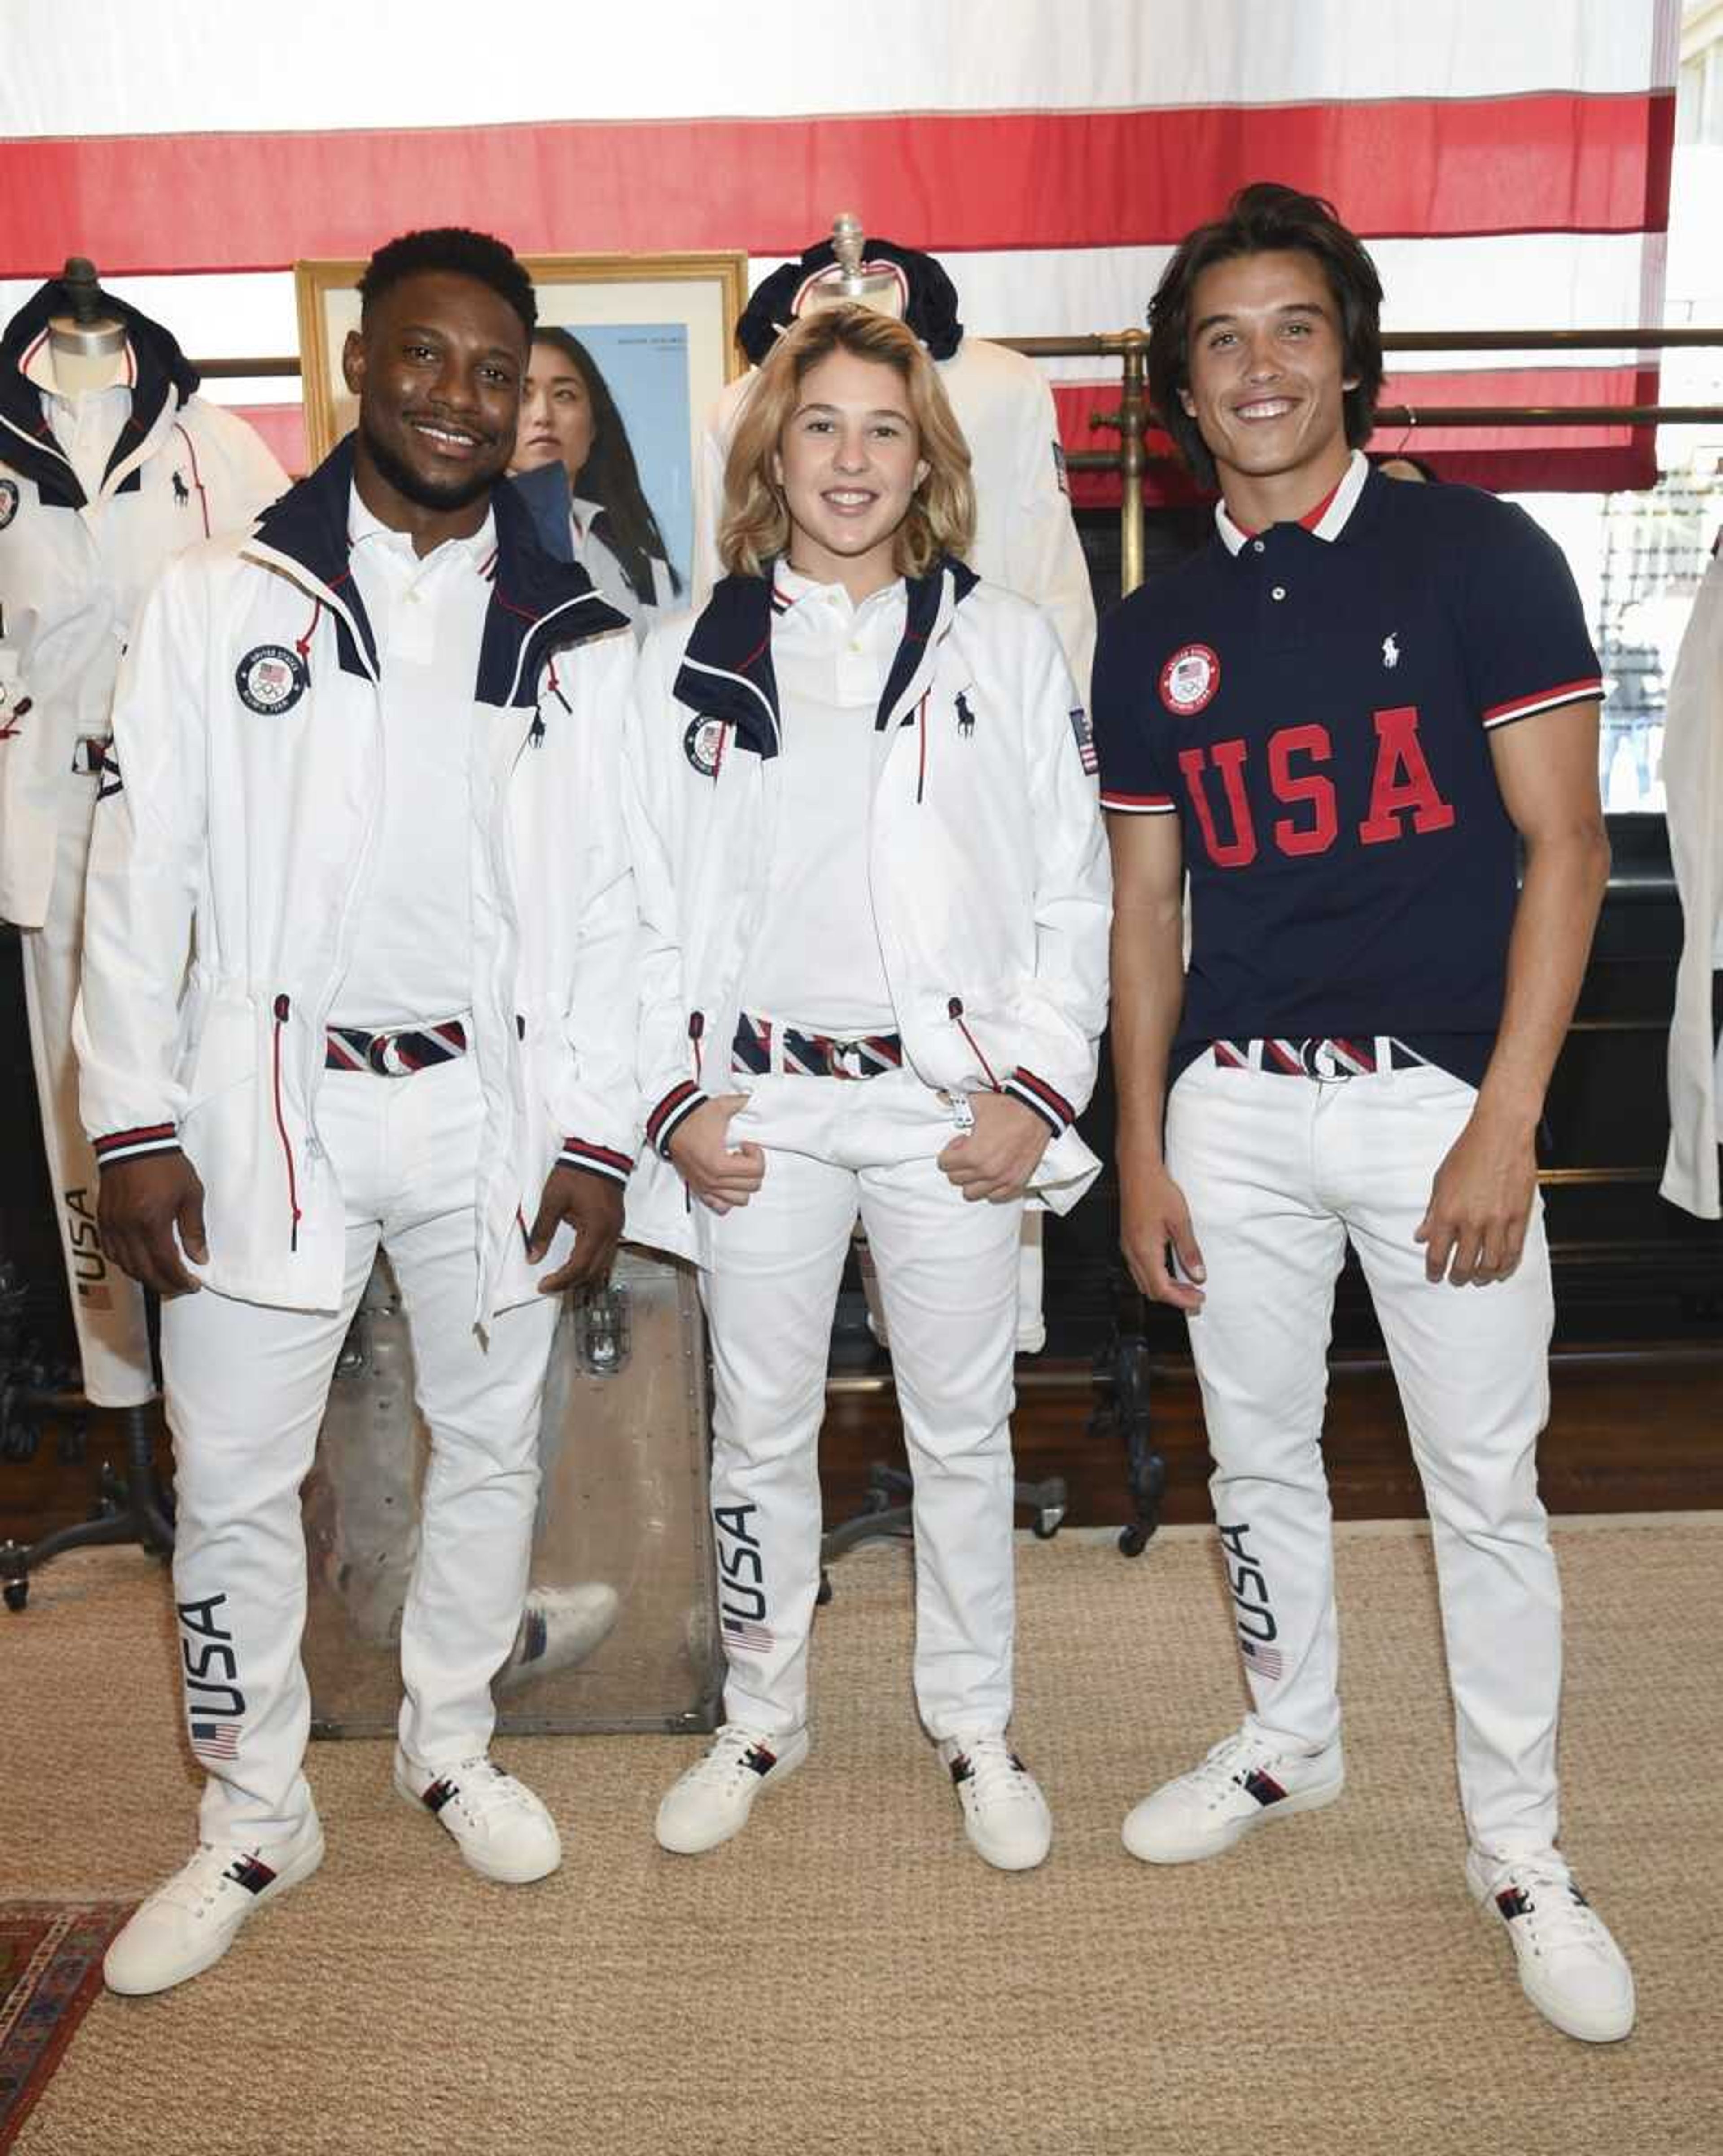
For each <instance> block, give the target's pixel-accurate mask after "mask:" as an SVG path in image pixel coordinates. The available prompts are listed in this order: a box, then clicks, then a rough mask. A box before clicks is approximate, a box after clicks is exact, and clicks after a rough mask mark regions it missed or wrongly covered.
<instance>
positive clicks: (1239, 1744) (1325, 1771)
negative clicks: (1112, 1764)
mask: <svg viewBox="0 0 1723 2156" xmlns="http://www.w3.org/2000/svg"><path fill="white" fill-rule="evenodd" d="M1345 1787H1346V1767H1345V1763H1344V1762H1343V1761H1342V1759H1341V1748H1340V1742H1339V1739H1338V1738H1336V1741H1335V1742H1334V1743H1332V1744H1331V1745H1330V1746H1329V1748H1328V1749H1327V1750H1326V1752H1318V1753H1304V1752H1285V1751H1282V1750H1281V1749H1280V1748H1279V1747H1278V1746H1277V1745H1274V1744H1272V1743H1267V1742H1265V1741H1264V1738H1261V1737H1259V1736H1258V1735H1257V1734H1256V1733H1255V1732H1254V1731H1253V1730H1249V1729H1240V1730H1238V1731H1236V1732H1234V1733H1233V1735H1232V1736H1231V1737H1226V1738H1222V1740H1221V1742H1220V1743H1218V1744H1217V1745H1216V1746H1215V1747H1214V1749H1213V1751H1212V1752H1210V1753H1209V1754H1208V1758H1205V1759H1204V1760H1203V1763H1202V1765H1201V1766H1200V1767H1197V1768H1192V1771H1191V1772H1190V1773H1189V1774H1181V1775H1180V1776H1179V1777H1178V1778H1177V1780H1176V1781H1172V1782H1166V1783H1163V1784H1161V1787H1160V1788H1159V1789H1156V1791H1155V1793H1154V1794H1153V1795H1152V1796H1148V1797H1145V1798H1144V1799H1143V1800H1142V1802H1141V1804H1138V1805H1137V1807H1136V1809H1135V1810H1134V1811H1132V1812H1131V1815H1129V1817H1128V1818H1127V1819H1126V1822H1125V1830H1124V1831H1125V1846H1126V1848H1127V1849H1128V1850H1129V1851H1131V1855H1132V1856H1140V1857H1141V1859H1142V1861H1143V1862H1144V1863H1145V1864H1193V1863H1195V1862H1196V1861H1197V1859H1198V1858H1200V1857H1204V1856H1219V1855H1220V1853H1221V1851H1223V1850H1225V1849H1230V1848H1231V1847H1232V1846H1233V1843H1234V1842H1235V1841H1242V1840H1244V1836H1245V1835H1247V1834H1249V1832H1250V1831H1251V1830H1252V1828H1253V1827H1257V1826H1259V1825H1261V1824H1262V1822H1263V1821H1264V1820H1271V1819H1290V1817H1291V1816H1292V1815H1293V1814H1294V1813H1295V1812H1314V1811H1318V1810H1320V1809H1321V1807H1322V1806H1323V1805H1324V1804H1332V1803H1333V1802H1334V1800H1335V1799H1336V1797H1337V1796H1338V1795H1339V1794H1340V1793H1341V1790H1342V1789H1344V1788H1345Z"/></svg>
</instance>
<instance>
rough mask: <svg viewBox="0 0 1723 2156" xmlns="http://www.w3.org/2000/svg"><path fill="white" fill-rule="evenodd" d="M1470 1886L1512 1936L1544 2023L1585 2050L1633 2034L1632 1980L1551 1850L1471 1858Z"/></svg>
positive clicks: (1524, 1984)
mask: <svg viewBox="0 0 1723 2156" xmlns="http://www.w3.org/2000/svg"><path fill="white" fill-rule="evenodd" d="M1466 1884H1467V1885H1468V1886H1469V1887H1470V1888H1471V1890H1472V1892H1473V1894H1474V1896H1475V1897H1476V1898H1477V1900H1478V1901H1479V1902H1480V1903H1481V1904H1482V1905H1483V1907H1485V1909H1486V1910H1490V1909H1491V1908H1494V1910H1495V1912H1496V1913H1497V1914H1498V1915H1499V1916H1500V1917H1501V1919H1502V1921H1503V1922H1505V1924H1506V1926H1507V1928H1508V1937H1509V1938H1510V1939H1511V1940H1512V1941H1513V1943H1514V1953H1515V1958H1517V1960H1518V1962H1519V1963H1520V1988H1521V1989H1523V1990H1524V1992H1525V1994H1526V1997H1527V1998H1528V1999H1530V2000H1531V2003H1532V2005H1534V2006H1535V2007H1536V2009H1537V2010H1538V2012H1539V2013H1540V2014H1541V2015H1543V2017H1544V2019H1545V2020H1546V2021H1553V2022H1554V2023H1555V2025H1556V2027H1557V2028H1558V2029H1560V2030H1562V2032H1563V2033H1564V2034H1565V2035H1569V2036H1577V2037H1578V2039H1579V2040H1580V2041H1581V2042H1582V2044H1614V2043H1618V2042H1619V2041H1620V2040H1621V2039H1622V2038H1623V2036H1626V2035H1630V2034H1631V2033H1632V2031H1633V1971H1632V1970H1631V1969H1629V1968H1628V1962H1627V1956H1626V1955H1625V1954H1623V1952H1622V1950H1621V1948H1619V1947H1618V1945H1617V1944H1616V1943H1615V1941H1614V1940H1613V1938H1611V1937H1610V1936H1609V1929H1608V1926H1607V1925H1606V1924H1605V1923H1604V1922H1603V1920H1602V1917H1599V1916H1597V1915H1596V1914H1595V1913H1594V1912H1593V1911H1592V1908H1591V1907H1590V1905H1589V1904H1588V1903H1587V1900H1586V1897H1585V1896H1584V1895H1583V1894H1582V1893H1581V1892H1580V1891H1579V1889H1578V1887H1577V1886H1575V1884H1574V1883H1573V1874H1572V1872H1571V1871H1569V1870H1568V1869H1567V1865H1566V1864H1565V1863H1563V1861H1561V1858H1560V1857H1559V1856H1556V1852H1555V1851H1554V1850H1553V1849H1546V1850H1541V1851H1539V1852H1538V1854H1537V1855H1536V1856H1509V1857H1492V1856H1485V1855H1484V1854H1483V1853H1482V1852H1481V1851H1478V1850H1475V1849H1474V1850H1469V1851H1468V1852H1467V1854H1466Z"/></svg>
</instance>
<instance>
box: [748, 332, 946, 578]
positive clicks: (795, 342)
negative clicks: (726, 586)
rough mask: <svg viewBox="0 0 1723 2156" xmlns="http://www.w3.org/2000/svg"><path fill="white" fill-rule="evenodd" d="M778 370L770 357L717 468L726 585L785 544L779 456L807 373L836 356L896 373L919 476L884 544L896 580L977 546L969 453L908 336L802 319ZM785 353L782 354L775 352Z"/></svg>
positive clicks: (931, 370) (929, 366)
mask: <svg viewBox="0 0 1723 2156" xmlns="http://www.w3.org/2000/svg"><path fill="white" fill-rule="evenodd" d="M785 342H786V343H788V344H790V345H791V347H792V348H791V351H790V352H789V354H788V356H787V362H786V363H783V364H779V363H778V352H782V350H783V347H782V346H779V347H778V352H774V353H773V354H772V359H771V362H769V363H768V365H767V367H764V368H763V369H762V372H761V375H760V379H759V380H758V382H756V384H755V385H754V388H753V390H752V392H751V394H750V396H749V398H748V401H747V403H746V404H745V405H744V406H743V408H742V413H741V418H740V420H739V421H738V422H737V424H736V434H735V436H734V438H733V439H732V440H731V445H730V454H729V456H728V458H727V459H726V461H725V466H724V495H725V506H724V519H723V522H722V523H721V525H720V527H719V532H718V552H719V556H720V558H721V560H722V562H723V563H724V566H725V567H726V569H727V570H728V571H729V572H731V575H732V576H739V577H758V576H762V575H764V574H765V565H766V564H767V562H771V561H772V560H773V559H774V558H775V557H777V556H778V555H780V554H782V553H784V552H787V550H788V548H789V544H790V512H789V506H788V505H787V502H786V500H785V499H784V495H783V490H782V487H781V486H780V485H779V484H778V482H777V477H776V468H777V458H778V447H779V444H780V442H781V441H782V437H783V434H784V429H786V427H787V425H788V424H789V422H790V419H791V418H792V414H793V413H794V411H795V408H796V405H797V402H798V400H799V398H800V397H801V393H802V384H803V382H804V381H805V380H806V378H807V377H808V374H809V373H810V372H812V370H813V368H814V367H818V365H819V364H820V363H821V362H822V361H823V360H827V359H829V358H831V357H833V355H834V354H835V353H838V352H844V353H848V354H849V357H851V358H854V359H859V360H861V361H863V362H876V363H878V364H879V365H882V366H886V367H892V368H894V369H895V371H896V372H897V373H898V374H899V375H900V377H901V380H902V388H903V395H904V399H905V408H906V412H907V415H908V417H909V418H910V421H911V423H913V425H914V427H915V435H916V439H917V442H918V444H919V446H920V454H921V457H922V459H923V461H924V462H925V463H926V465H927V476H926V479H925V480H923V481H922V482H921V484H920V485H919V486H917V487H916V489H915V492H914V494H913V495H911V496H910V504H909V507H908V510H907V511H906V512H905V516H904V520H903V522H902V523H901V524H900V525H899V526H898V527H897V530H896V531H895V534H894V535H893V539H892V553H891V558H892V564H893V566H894V567H895V569H896V571H897V572H898V573H899V575H900V576H906V577H920V576H925V575H926V573H927V572H928V570H929V569H930V568H931V567H932V566H933V564H934V563H935V562H936V561H937V560H938V559H939V557H941V555H942V554H951V555H954V556H956V558H957V559H958V560H960V561H961V560H962V559H963V557H965V556H966V555H967V553H968V552H969V549H970V547H971V546H972V543H973V542H974V538H975V487H974V484H973V482H972V480H971V478H970V470H969V444H967V442H966V441H965V440H964V439H963V434H962V430H961V429H960V428H959V426H958V424H957V422H956V418H954V417H953V416H952V413H951V404H950V403H949V401H948V400H947V398H946V393H945V387H944V385H943V383H942V382H941V381H940V378H939V374H938V372H937V370H936V368H935V367H934V364H933V362H932V361H931V359H930V358H929V357H927V354H926V352H924V351H923V350H922V349H921V346H920V345H919V344H918V343H917V342H916V341H915V336H914V335H913V334H912V333H911V331H909V330H908V329H906V328H905V326H904V325H903V324H902V323H901V322H900V321H893V320H892V318H891V317H890V316H889V315H879V314H874V312H872V311H871V310H869V309H868V308H866V307H857V306H849V307H823V308H822V309H820V310H819V311H818V313H816V314H813V315H809V316H804V317H803V320H802V321H800V322H799V323H798V324H797V326H796V328H795V330H794V331H792V335H791V337H790V338H787V339H786V340H785Z"/></svg>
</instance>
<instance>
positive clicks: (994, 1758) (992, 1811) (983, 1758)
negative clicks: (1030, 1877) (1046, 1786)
mask: <svg viewBox="0 0 1723 2156" xmlns="http://www.w3.org/2000/svg"><path fill="white" fill-rule="evenodd" d="M939 1756H940V1758H941V1759H942V1760H943V1761H944V1762H945V1764H946V1767H947V1768H948V1769H949V1770H950V1773H951V1782H952V1785H953V1787H954V1788H955V1789H956V1792H957V1801H958V1802H959V1804H961V1805H962V1807H963V1831H964V1832H965V1833H966V1834H967V1835H968V1836H969V1840H970V1844H971V1846H972V1848H973V1849H974V1850H975V1851H976V1853H977V1856H984V1857H985V1858H986V1859H987V1862H988V1863H989V1864H991V1865H992V1866H994V1867H995V1868H996V1869H997V1870H998V1871H1033V1870H1034V1868H1035V1866H1037V1865H1038V1864H1039V1863H1040V1862H1041V1861H1042V1860H1043V1858H1044V1857H1045V1856H1046V1854H1047V1852H1048V1851H1049V1849H1050V1848H1051V1847H1052V1845H1053V1815H1052V1813H1051V1812H1049V1810H1048V1809H1047V1799H1046V1798H1045V1797H1044V1796H1043V1795H1042V1794H1041V1792H1040V1790H1039V1789H1038V1788H1037V1787H1036V1784H1035V1778H1034V1776H1033V1774H1031V1773H1030V1772H1029V1770H1028V1768H1027V1767H1025V1766H1024V1764H1023V1761H1022V1760H1021V1759H1019V1758H1018V1756H1017V1754H1016V1753H1015V1752H1013V1750H1012V1748H1011V1746H1010V1744H1009V1743H1008V1740H1007V1739H1006V1738H1005V1736H1004V1734H1003V1732H1000V1731H994V1732H990V1733H989V1734H987V1735H986V1736H982V1737H948V1738H946V1739H945V1741H944V1742H943V1743H941V1746H940V1748H939Z"/></svg>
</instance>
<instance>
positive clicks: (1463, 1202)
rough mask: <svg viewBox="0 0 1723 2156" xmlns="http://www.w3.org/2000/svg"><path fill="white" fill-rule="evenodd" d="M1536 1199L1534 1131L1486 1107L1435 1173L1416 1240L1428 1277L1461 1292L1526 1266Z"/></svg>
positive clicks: (1479, 1108)
mask: <svg viewBox="0 0 1723 2156" xmlns="http://www.w3.org/2000/svg"><path fill="white" fill-rule="evenodd" d="M1536 1194H1537V1154H1536V1147H1535V1144H1534V1130H1533V1127H1531V1126H1530V1125H1528V1124H1526V1122H1524V1120H1523V1119H1522V1118H1520V1117H1517V1116H1516V1117H1513V1118H1504V1117H1497V1116H1491V1115H1490V1114H1489V1113H1488V1111H1485V1109H1484V1107H1483V1105H1482V1103H1481V1102H1480V1103H1479V1106H1477V1107H1475V1108H1474V1109H1473V1111H1472V1115H1471V1120H1470V1121H1469V1122H1468V1123H1467V1125H1466V1127H1465V1128H1464V1130H1463V1131H1462V1132H1460V1134H1459V1137H1457V1138H1456V1139H1455V1140H1454V1143H1453V1145H1452V1146H1451V1147H1449V1152H1448V1157H1447V1158H1446V1159H1445V1160H1444V1162H1443V1163H1442V1165H1441V1166H1440V1168H1438V1169H1437V1170H1436V1180H1435V1182H1434V1183H1433V1185H1432V1187H1431V1190H1430V1202H1429V1204H1428V1207H1427V1208H1426V1209H1425V1212H1424V1217H1423V1219H1422V1220H1421V1221H1420V1222H1419V1223H1418V1229H1417V1232H1416V1234H1415V1235H1414V1236H1413V1240H1414V1241H1415V1242H1419V1243H1423V1245H1425V1246H1426V1247H1425V1250H1424V1277H1425V1279H1426V1280H1429V1281H1438V1280H1441V1279H1442V1278H1443V1277H1444V1276H1446V1277H1447V1278H1448V1279H1449V1281H1452V1282H1453V1284H1454V1286H1455V1287H1466V1286H1475V1287H1484V1286H1488V1284H1489V1283H1490V1281H1501V1280H1505V1279H1506V1278H1507V1277H1508V1276H1509V1274H1510V1273H1511V1272H1512V1271H1513V1270H1514V1268H1515V1266H1516V1265H1518V1264H1519V1262H1520V1250H1521V1248H1522V1246H1523V1245H1524V1244H1525V1241H1526V1223H1527V1222H1528V1221H1529V1220H1530V1219H1531V1201H1532V1199H1534V1198H1535V1197H1536Z"/></svg>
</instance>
